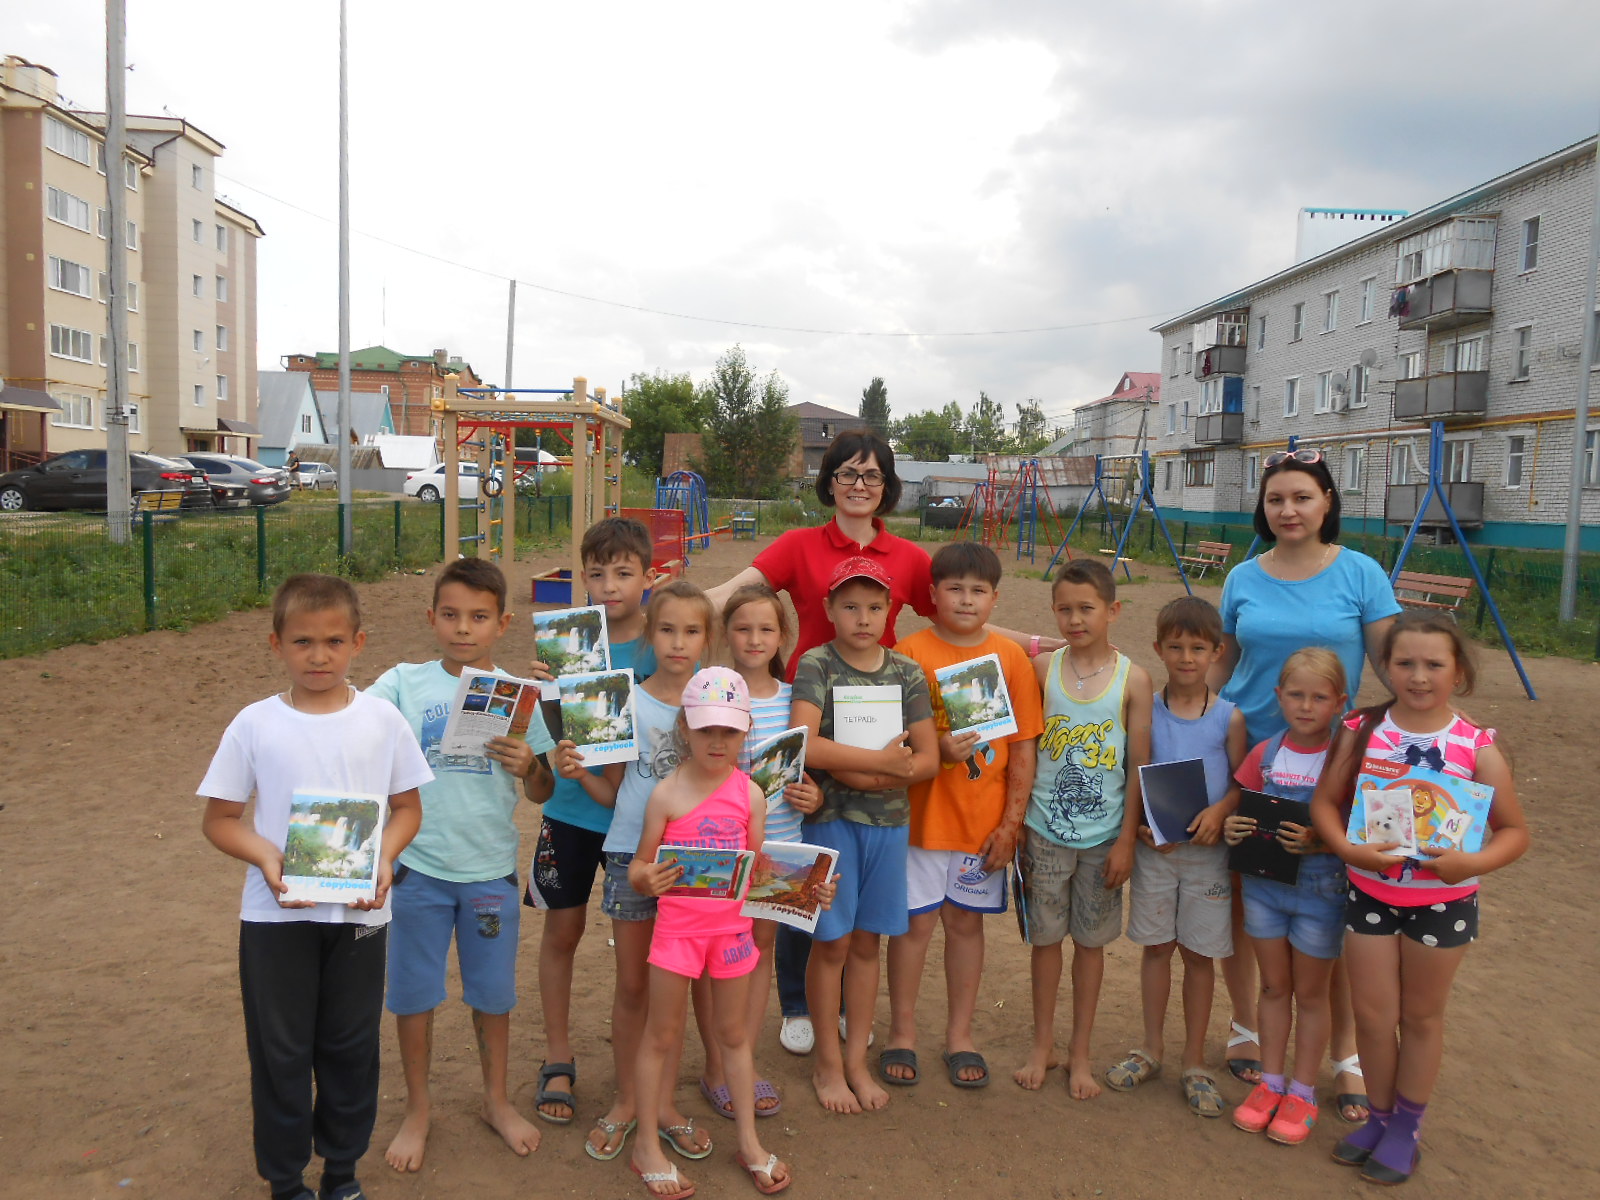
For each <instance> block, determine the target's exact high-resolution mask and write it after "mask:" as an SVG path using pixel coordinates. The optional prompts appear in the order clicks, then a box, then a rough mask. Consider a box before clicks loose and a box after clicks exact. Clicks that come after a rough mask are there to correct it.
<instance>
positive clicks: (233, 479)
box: [183, 451, 290, 505]
mask: <svg viewBox="0 0 1600 1200" xmlns="http://www.w3.org/2000/svg"><path fill="white" fill-rule="evenodd" d="M183 458H184V461H186V462H190V463H193V464H194V465H195V466H196V467H198V468H199V469H200V470H202V471H204V472H205V476H206V478H207V479H209V480H211V483H212V486H213V487H214V486H215V485H217V484H219V483H227V484H236V485H239V486H241V487H243V488H244V489H245V496H246V500H247V503H250V504H257V505H267V504H282V503H283V502H284V501H285V500H287V499H288V498H289V490H290V489H289V472H287V471H285V470H284V469H283V468H282V467H266V466H262V465H261V464H260V463H258V462H256V460H255V459H253V458H245V457H244V456H243V455H242V454H210V453H206V454H202V453H200V452H199V451H195V452H193V453H189V454H185V455H184V456H183Z"/></svg>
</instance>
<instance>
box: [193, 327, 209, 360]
mask: <svg viewBox="0 0 1600 1200" xmlns="http://www.w3.org/2000/svg"><path fill="white" fill-rule="evenodd" d="M190 341H192V342H193V343H194V352H195V353H196V354H203V353H204V352H205V348H206V335H205V334H203V333H201V332H200V331H199V330H198V329H196V330H195V331H194V332H193V334H192V335H191V337H190Z"/></svg>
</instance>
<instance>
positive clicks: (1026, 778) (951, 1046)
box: [878, 542, 1044, 1088]
mask: <svg viewBox="0 0 1600 1200" xmlns="http://www.w3.org/2000/svg"><path fill="white" fill-rule="evenodd" d="M932 573H933V604H934V618H933V622H934V623H933V627H932V628H931V629H924V630H922V631H921V632H919V633H914V634H912V635H911V636H910V637H908V638H906V639H905V640H904V641H902V642H901V643H900V644H899V645H898V646H896V647H895V649H896V650H897V651H899V652H900V653H901V654H904V655H906V656H907V657H909V658H911V659H914V660H915V661H916V663H917V664H918V665H919V666H921V667H922V669H923V671H924V672H925V673H926V674H927V676H928V692H929V694H930V696H931V698H932V701H933V714H934V721H935V723H936V725H937V726H938V729H939V758H940V770H939V774H938V775H936V776H935V777H934V778H933V779H932V780H930V781H928V782H927V783H919V784H913V785H912V787H911V845H910V849H909V851H908V853H907V859H906V893H907V904H908V906H909V908H910V913H911V921H910V924H911V928H910V930H909V931H908V932H907V933H905V934H903V935H901V936H900V937H896V938H892V939H890V942H889V1008H890V1014H891V1016H890V1026H889V1039H888V1044H887V1046H886V1047H885V1049H884V1050H883V1052H882V1053H881V1054H880V1055H879V1056H878V1069H879V1073H880V1074H881V1075H882V1076H883V1079H884V1081H885V1082H886V1083H891V1084H898V1085H902V1086H905V1085H909V1084H913V1083H916V1082H917V1078H918V1073H917V1054H916V1049H915V1046H916V1037H917V1013H916V1009H917V989H918V987H919V986H920V984H921V982H922V969H923V965H924V963H925V962H926V960H927V956H928V943H929V941H930V940H931V939H932V937H933V930H934V926H935V925H938V924H941V923H942V924H943V925H944V938H945V954H944V971H945V983H946V987H947V988H948V991H949V997H950V1011H949V1018H948V1020H947V1023H946V1026H945V1055H944V1062H945V1069H946V1071H947V1072H948V1074H949V1077H950V1082H951V1083H953V1084H955V1086H956V1087H966V1088H975V1087H985V1086H987V1085H988V1082H989V1067H988V1064H987V1063H985V1062H984V1059H983V1055H981V1054H979V1053H978V1051H977V1047H976V1046H975V1045H974V1044H973V1040H972V1014H973V1010H974V1009H975V1008H976V1007H977V1003H978V980H979V978H980V976H982V974H983V916H984V914H985V913H998V912H1004V911H1005V909H1006V864H1007V863H1009V862H1010V861H1011V856H1012V853H1013V851H1014V850H1015V848H1016V843H1017V834H1018V832H1019V831H1020V830H1021V828H1022V818H1023V815H1024V813H1025V812H1026V810H1027V805H1028V794H1029V791H1030V789H1031V788H1032V787H1033V770H1034V762H1035V754H1036V745H1035V739H1036V738H1037V737H1038V736H1039V734H1040V733H1042V732H1043V731H1044V717H1043V714H1042V711H1041V707H1042V706H1041V703H1040V697H1039V681H1038V679H1037V678H1036V676H1035V674H1034V670H1033V665H1032V664H1031V663H1030V662H1029V661H1028V656H1027V654H1026V653H1025V652H1024V651H1023V649H1022V647H1021V646H1019V645H1017V643H1016V642H1014V641H1012V640H1011V639H1010V638H1006V637H1001V636H1000V635H999V634H996V633H993V632H991V631H990V630H989V629H988V628H987V622H988V620H989V615H990V614H991V613H992V612H993V611H994V606H995V601H996V600H998V599H999V596H1000V559H999V557H998V556H997V555H996V554H995V552H994V551H993V550H991V549H989V547H987V546H982V545H977V544H974V543H972V542H951V543H949V544H947V545H946V546H944V547H943V548H942V549H941V550H940V551H939V553H938V554H936V555H934V558H933V568H932ZM990 654H995V655H998V656H999V658H1000V670H1001V673H1002V674H1003V675H1004V677H1005V684H1006V691H1007V692H1008V693H1009V694H1010V698H1011V712H1012V716H1013V717H1014V718H1015V720H1016V723H1017V731H1016V732H1015V733H1012V734H1008V735H1006V736H1005V737H1004V738H997V739H994V740H992V741H991V740H984V739H983V738H982V737H981V736H980V734H978V733H977V732H976V731H969V732H967V733H963V734H961V735H960V736H959V737H953V736H952V735H951V733H950V724H951V722H950V715H949V713H948V712H946V709H945V703H944V700H943V698H942V697H941V696H940V693H939V680H938V678H937V675H936V672H938V671H940V670H942V669H944V668H946V667H953V666H955V665H957V664H958V663H964V662H969V661H971V660H972V659H976V658H983V657H985V656H986V655H990ZM974 690H975V693H976V694H978V695H982V694H984V690H983V689H982V688H981V686H975V689H974Z"/></svg>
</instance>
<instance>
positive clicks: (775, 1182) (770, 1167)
mask: <svg viewBox="0 0 1600 1200" xmlns="http://www.w3.org/2000/svg"><path fill="white" fill-rule="evenodd" d="M733 1161H734V1162H736V1163H738V1164H739V1165H740V1166H741V1167H743V1168H744V1169H745V1170H746V1171H748V1172H749V1173H750V1182H751V1184H752V1185H754V1187H755V1189H756V1191H758V1192H760V1193H761V1194H762V1195H763V1196H776V1195H777V1194H778V1193H779V1192H781V1191H783V1190H784V1189H786V1188H787V1187H788V1186H789V1185H790V1184H791V1183H793V1182H794V1176H792V1175H785V1176H784V1177H783V1178H782V1179H774V1178H773V1177H772V1173H773V1172H774V1171H776V1170H777V1169H778V1156H777V1155H776V1154H769V1155H767V1161H766V1165H765V1166H760V1167H758V1166H756V1165H755V1164H754V1163H752V1162H749V1161H748V1160H746V1158H745V1156H744V1155H742V1154H735V1155H734V1156H733ZM757 1175H765V1176H766V1177H767V1186H766V1187H762V1186H761V1181H760V1180H759V1179H757V1178H756V1176H757Z"/></svg>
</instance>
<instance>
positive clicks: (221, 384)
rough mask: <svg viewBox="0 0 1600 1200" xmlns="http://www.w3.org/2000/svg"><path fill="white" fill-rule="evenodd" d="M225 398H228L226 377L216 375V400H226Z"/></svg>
mask: <svg viewBox="0 0 1600 1200" xmlns="http://www.w3.org/2000/svg"><path fill="white" fill-rule="evenodd" d="M227 398H228V377H227V376H226V375H218V376H217V399H218V400H226V399H227Z"/></svg>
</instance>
